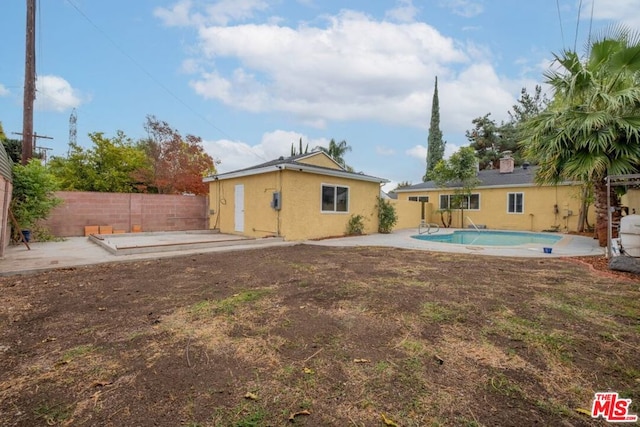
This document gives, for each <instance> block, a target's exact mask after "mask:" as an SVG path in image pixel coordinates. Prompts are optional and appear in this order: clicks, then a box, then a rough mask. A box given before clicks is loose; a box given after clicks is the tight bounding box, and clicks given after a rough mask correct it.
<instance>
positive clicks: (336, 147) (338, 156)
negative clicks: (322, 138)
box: [316, 138, 353, 172]
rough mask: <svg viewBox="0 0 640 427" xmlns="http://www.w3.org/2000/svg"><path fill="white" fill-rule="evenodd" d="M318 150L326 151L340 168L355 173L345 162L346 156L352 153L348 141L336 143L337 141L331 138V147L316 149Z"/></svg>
mask: <svg viewBox="0 0 640 427" xmlns="http://www.w3.org/2000/svg"><path fill="white" fill-rule="evenodd" d="M316 149H318V150H320V151H324V152H325V153H327V154H328V155H329V156H331V158H333V160H335V161H336V162H337V163H338V164H340V166H342V167H343V168H345V169H346V170H348V171H350V172H353V168H352V167H351V166H348V165H347V164H346V163H345V161H344V155H345V154H346V153H347V152H348V151H351V146H350V145H349V144H347V141H345V140H342V141H340V142H336V141H335V139H333V138H331V141H329V147H320V146H318V147H316Z"/></svg>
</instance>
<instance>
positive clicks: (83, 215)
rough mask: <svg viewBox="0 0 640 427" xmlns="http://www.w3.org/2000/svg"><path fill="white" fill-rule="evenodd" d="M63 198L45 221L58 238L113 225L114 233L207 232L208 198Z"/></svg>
mask: <svg viewBox="0 0 640 427" xmlns="http://www.w3.org/2000/svg"><path fill="white" fill-rule="evenodd" d="M56 196H57V197H59V198H61V199H63V203H62V204H61V205H59V206H57V207H56V208H55V209H54V210H53V211H52V212H51V215H50V216H49V218H48V219H47V220H46V221H44V222H43V225H45V226H46V227H48V228H49V229H50V231H51V232H52V233H53V234H54V235H55V236H60V237H71V236H82V235H84V227H85V226H86V225H110V226H112V227H113V229H114V230H124V231H125V232H130V231H132V228H133V226H134V225H140V226H141V228H142V231H181V230H206V229H207V228H208V222H207V221H208V215H207V197H206V196H182V195H173V194H171V195H165V194H130V193H95V192H85V191H60V192H57V193H56Z"/></svg>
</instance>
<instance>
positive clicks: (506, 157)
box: [500, 151, 514, 173]
mask: <svg viewBox="0 0 640 427" xmlns="http://www.w3.org/2000/svg"><path fill="white" fill-rule="evenodd" d="M513 165H514V160H513V157H511V151H503V152H502V158H501V159H500V173H513Z"/></svg>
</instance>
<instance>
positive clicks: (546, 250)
mask: <svg viewBox="0 0 640 427" xmlns="http://www.w3.org/2000/svg"><path fill="white" fill-rule="evenodd" d="M542 250H543V251H544V253H545V254H550V253H551V248H542Z"/></svg>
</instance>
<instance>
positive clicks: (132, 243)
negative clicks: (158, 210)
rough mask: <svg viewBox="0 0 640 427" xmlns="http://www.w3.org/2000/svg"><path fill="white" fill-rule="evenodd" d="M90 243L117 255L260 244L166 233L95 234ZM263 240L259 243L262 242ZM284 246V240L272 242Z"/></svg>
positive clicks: (202, 233) (208, 234) (203, 233)
mask: <svg viewBox="0 0 640 427" xmlns="http://www.w3.org/2000/svg"><path fill="white" fill-rule="evenodd" d="M89 240H90V241H91V242H93V243H95V244H97V245H98V246H100V247H102V248H103V249H105V250H107V251H108V252H110V253H112V254H114V255H131V254H143V253H157V252H171V251H183V250H187V251H189V250H196V249H206V248H209V247H212V246H214V247H222V246H236V245H247V244H254V243H256V241H257V240H256V239H252V238H248V237H243V236H234V235H230V234H220V233H218V232H217V231H213V230H197V231H185V232H163V233H148V232H147V233H126V234H95V235H91V236H89ZM258 240H259V239H258ZM271 240H272V241H273V242H275V241H279V242H282V241H283V240H282V239H281V238H272V239H271Z"/></svg>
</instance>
